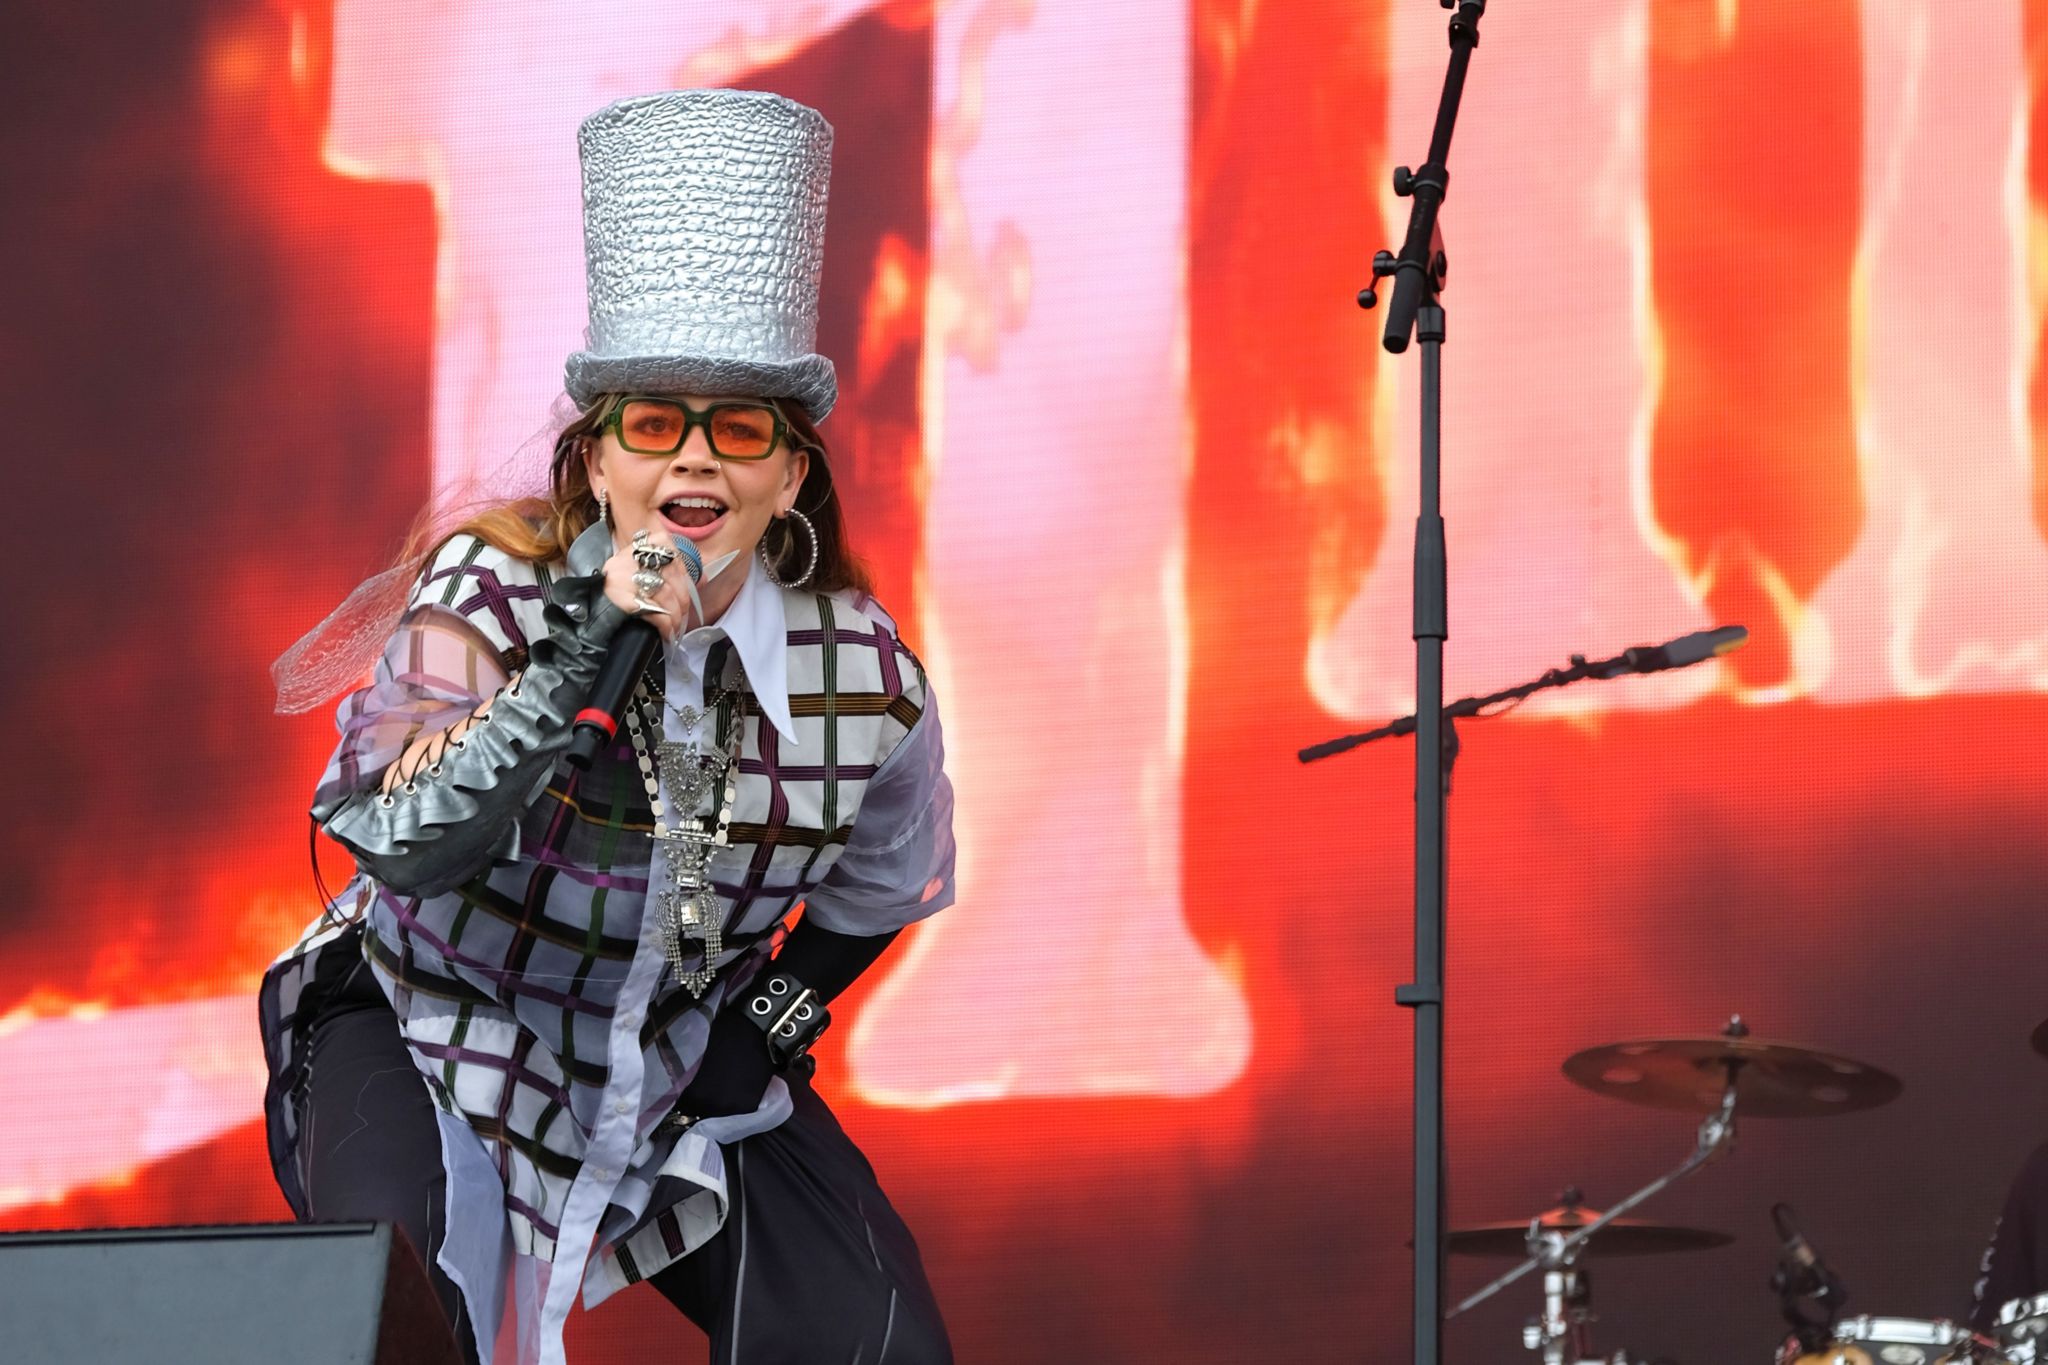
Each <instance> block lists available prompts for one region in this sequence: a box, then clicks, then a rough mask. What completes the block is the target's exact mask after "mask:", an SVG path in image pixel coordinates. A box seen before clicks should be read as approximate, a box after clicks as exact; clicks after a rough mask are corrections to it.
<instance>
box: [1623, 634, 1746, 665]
mask: <svg viewBox="0 0 2048 1365" xmlns="http://www.w3.org/2000/svg"><path fill="white" fill-rule="evenodd" d="M1748 643H1749V627H1747V626H1717V627H1715V628H1714V629H1713V630H1696V631H1694V632H1693V633H1692V634H1690V635H1681V636H1679V637H1678V638H1677V639H1676V640H1670V641H1667V642H1666V643H1664V644H1661V645H1637V646H1636V647H1635V648H1634V649H1625V650H1623V651H1622V652H1621V664H1622V670H1621V671H1623V672H1626V673H1662V672H1663V671H1664V670H1665V669H1667V668H1690V667H1691V666H1692V665H1694V664H1696V663H1704V662H1705V661H1706V660H1708V659H1714V658H1719V657H1720V656H1721V655H1723V654H1732V653H1734V652H1735V651H1736V650H1738V649H1740V648H1742V647H1743V646H1744V645H1746V644H1748Z"/></svg>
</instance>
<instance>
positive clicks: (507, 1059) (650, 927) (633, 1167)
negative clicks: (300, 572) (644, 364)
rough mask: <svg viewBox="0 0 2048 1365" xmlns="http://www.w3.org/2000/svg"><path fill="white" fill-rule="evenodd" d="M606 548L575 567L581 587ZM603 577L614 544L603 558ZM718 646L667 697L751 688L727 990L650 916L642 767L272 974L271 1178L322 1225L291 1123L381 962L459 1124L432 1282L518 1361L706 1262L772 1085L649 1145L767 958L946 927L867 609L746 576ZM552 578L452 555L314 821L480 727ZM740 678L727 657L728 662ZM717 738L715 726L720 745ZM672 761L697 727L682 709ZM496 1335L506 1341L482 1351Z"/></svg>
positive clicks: (945, 837)
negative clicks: (809, 928) (912, 927)
mask: <svg viewBox="0 0 2048 1365" xmlns="http://www.w3.org/2000/svg"><path fill="white" fill-rule="evenodd" d="M589 544H590V542H583V543H579V545H578V546H577V547H576V548H575V549H574V550H572V552H571V563H570V571H571V572H589V571H592V570H594V568H595V565H594V564H590V563H579V562H578V561H579V560H584V559H588V558H589V550H588V548H587V547H588V545H589ZM597 556H598V557H599V558H601V556H602V548H601V547H600V548H599V549H598V551H597ZM748 573H749V577H748V579H747V581H746V583H745V584H744V586H743V587H742V588H741V591H740V593H739V595H738V596H737V598H736V599H735V600H734V602H733V604H732V606H731V607H730V608H728V610H727V611H726V613H725V614H724V616H722V617H721V618H720V620H719V622H718V623H717V624H716V625H713V626H710V627H705V628H702V629H699V630H696V631H693V632H691V633H690V634H689V635H688V636H687V637H685V639H684V640H683V641H682V643H681V645H680V647H677V648H672V649H671V650H670V651H669V652H668V655H667V665H666V676H665V679H664V684H665V686H664V690H665V692H666V695H667V697H668V699H669V700H671V701H675V702H677V703H678V704H680V705H700V704H701V702H702V701H703V699H704V696H705V693H706V691H707V689H706V687H705V679H706V677H707V676H714V677H717V678H721V679H722V678H724V677H728V676H731V675H730V674H728V673H726V672H725V670H726V669H729V668H730V667H731V666H732V664H733V663H734V662H737V664H738V665H739V667H740V668H742V669H743V670H744V676H745V680H746V691H744V692H742V693H740V694H738V697H737V698H736V699H735V700H731V701H728V702H727V703H725V705H724V706H722V707H721V708H720V712H719V724H720V726H721V729H720V733H721V734H725V733H729V731H728V730H726V729H725V728H724V727H726V726H730V725H734V724H737V725H739V726H740V727H741V730H742V747H741V751H740V762H739V777H738V789H739V790H738V797H737V799H736V801H735V803H734V812H733V818H732V824H731V827H730V832H729V837H730V844H729V846H728V847H726V848H724V849H721V850H720V851H719V852H718V854H717V855H716V857H715V858H714V860H713V864H712V880H713V884H714V886H715V887H716V889H717V892H718V895H719V898H720V901H721V904H722V905H723V907H724V908H725V911H726V919H725V935H726V950H725V952H724V953H723V955H722V956H721V958H720V968H721V970H720V976H719V979H718V980H717V981H716V982H715V983H714V984H713V985H712V986H711V988H710V989H709V990H708V991H707V992H706V993H705V995H704V997H703V998H702V999H701V1000H697V999H693V998H692V997H691V996H690V995H689V994H688V993H687V992H686V991H684V990H682V989H681V988H680V987H679V986H678V985H677V983H676V981H675V979H674V977H673V975H672V973H671V972H670V969H669V967H668V964H667V961H666V959H665V956H664V954H663V951H662V947H661V943H660V939H659V934H658V930H657V926H656V923H655V917H654V916H651V915H647V914H644V913H643V908H644V903H645V899H646V892H647V887H648V881H649V871H650V866H649V865H650V858H651V856H652V854H653V843H654V841H653V840H652V838H651V834H650V830H651V819H652V817H651V815H650V812H649V809H648V802H647V794H646V790H645V788H644V786H643V785H642V781H641V777H640V773H639V770H638V767H637V766H636V764H635V762H634V759H633V754H632V751H631V748H630V746H629V745H628V744H627V743H625V742H624V741H623V740H622V742H621V743H620V744H619V745H617V746H616V747H614V749H613V750H612V751H611V752H610V753H608V754H605V755H601V756H600V758H599V760H598V761H597V762H596V763H594V764H593V765H592V767H591V769H590V771H589V772H588V773H586V774H583V775H581V776H580V778H579V777H578V776H576V775H574V774H573V772H572V770H570V769H569V768H567V767H566V765H565V766H562V767H559V768H557V769H556V770H555V772H554V773H553V774H552V775H551V776H550V778H549V779H548V781H547V783H546V785H545V787H544V789H543V790H541V791H540V792H539V793H538V794H537V795H536V796H535V798H534V799H533V800H532V801H531V802H530V804H529V805H528V806H527V807H526V810H525V812H524V814H523V815H522V816H521V818H520V819H519V820H518V821H517V823H516V825H515V826H514V827H513V828H512V829H510V830H508V831H507V835H506V838H505V839H504V840H503V841H502V842H501V843H500V844H499V846H498V847H497V849H496V850H495V857H494V859H493V865H492V866H490V867H489V868H486V869H485V870H483V871H482V872H480V873H479V874H478V875H477V876H476V877H474V878H473V879H472V880H470V881H469V882H468V883H467V884H465V885H464V886H462V887H460V888H458V889H456V890H454V891H451V892H448V893H446V894H444V895H438V896H430V897H417V896H405V895H400V894H398V893H395V892H393V891H391V890H390V889H389V888H387V887H385V886H383V885H382V884H380V883H378V882H377V881H375V880H373V879H371V878H370V877H368V876H367V875H362V876H358V877H357V878H356V879H355V880H354V881H353V882H351V883H350V884H349V886H348V887H347V888H346V889H345V890H344V891H343V893H342V894H341V895H340V896H338V897H336V899H335V904H334V907H333V908H334V910H335V911H337V912H338V914H339V915H340V916H341V917H343V918H344V919H345V920H346V921H347V922H346V923H336V922H335V917H333V916H329V917H325V918H323V920H322V921H319V922H316V923H315V924H314V925H313V926H311V927H310V928H309V929H308V930H307V932H306V934H305V935H304V936H302V937H301V939H300V940H299V942H298V943H296V944H295V945H293V947H292V948H290V949H289V950H287V951H286V953H285V954H284V955H283V956H282V957H281V958H279V960H278V962H277V963H276V964H275V965H274V966H273V967H272V969H271V971H270V973H269V974H268V975H267V976H266V978H265V981H264V987H263V991H262V996H261V1003H262V1014H263V1026H264V1034H265V1046H266V1051H267V1054H268V1056H269V1058H270V1061H271V1069H272V1084H271V1103H270V1105H269V1112H270V1121H271V1145H272V1157H273V1162H274V1164H275V1166H276V1169H277V1171H278V1177H279V1181H280V1183H281V1184H282V1185H283V1187H284V1190H285V1193H286V1196H287V1198H288V1199H290V1200H291V1201H292V1202H293V1204H294V1207H296V1208H298V1209H300V1210H301V1212H303V1210H304V1207H305V1201H304V1193H303V1184H302V1180H301V1176H300V1165H299V1159H300V1153H299V1151H298V1133H297V1128H296V1122H297V1116H296V1113H295V1112H294V1111H295V1106H294V1105H293V1104H292V1103H291V1098H292V1096H293V1095H294V1094H295V1092H296V1090H297V1088H298V1086H299V1085H300V1083H301V1081H302V1078H303V1075H304V1061H305V1058H304V1046H305V1043H306V1041H307V1039H306V1036H305V1034H306V1028H307V1024H308V1022H309V1020H310V1019H311V1017H312V1016H313V1014H314V1013H315V1012H316V1010H317V1006H318V1003H319V1000H320V997H321V994H322V992H323V990H324V989H325V988H326V987H327V986H328V985H330V984H331V983H332V981H333V980H334V979H335V976H336V974H337V972H338V970H339V969H340V967H341V966H343V965H345V964H346V963H347V962H348V961H350V960H354V959H356V956H357V954H358V953H360V954H361V955H363V956H367V958H368V959H369V961H370V964H371V966H372V967H373V968H374V970H375V971H376V974H377V976H378V979H379V980H380V981H381V982H382V983H383V985H384V988H385V991H386V993H387V994H388V995H389V996H390V998H391V1001H392V1004H393V1006H394V1008H395V1009H396V1012H397V1015H398V1020H399V1026H400V1029H401V1031H402V1032H403V1034H404V1036H405V1039H406V1042H407V1044H408V1046H409V1048H410V1050H411V1052H412V1054H413V1060H414V1061H415V1063H416V1064H417V1065H418V1066H419V1068H420V1071H421V1074H422V1076H423V1077H424V1078H425V1081H426V1084H427V1087H428V1089H429V1091H430V1092H431V1094H432V1095H433V1097H434V1099H435V1101H436V1103H437V1105H438V1106H439V1109H440V1114H441V1124H442V1128H443V1135H442V1136H443V1151H444V1154H445V1155H446V1157H447V1164H448V1167H449V1169H448V1180H449V1199H448V1213H447V1224H448V1232H447V1240H446V1244H445V1246H444V1248H443V1250H442V1253H441V1262H442V1264H443V1266H444V1267H445V1268H446V1269H447V1270H448V1271H449V1273H450V1275H451V1276H452V1277H453V1278H454V1279H455V1281H456V1283H457V1284H459V1285H461V1286H462V1288H463V1291H464V1293H465V1295H466V1296H467V1297H468V1300H469V1305H470V1310H471V1314H472V1318H473V1320H474V1321H475V1322H477V1323H479V1324H496V1323H497V1322H499V1321H500V1320H501V1316H502V1311H503V1300H502V1297H501V1296H502V1293H503V1289H504V1287H505V1286H506V1284H507V1283H508V1280H509V1283H510V1284H511V1286H512V1289H513V1293H514V1296H515V1302H516V1305H517V1308H518V1315H517V1317H518V1322H519V1325H520V1355H521V1358H522V1359H526V1360H531V1359H535V1358H538V1359H541V1360H543V1361H558V1360H560V1359H561V1323H562V1321H563V1319H564V1318H565V1317H566V1315H567V1313H568V1310H569V1308H570V1307H571V1306H572V1305H573V1303H574V1301H575V1297H576V1294H577V1291H578V1290H579V1288H580V1289H581V1291H582V1292H583V1295H584V1301H585V1303H586V1304H595V1303H597V1302H599V1301H601V1300H602V1299H603V1298H605V1297H606V1296H608V1295H609V1294H611V1293H612V1292H613V1291H615V1290H616V1289H618V1288H620V1287H623V1286H624V1285H626V1284H630V1283H632V1282H633V1281H635V1280H638V1279H642V1278H645V1277H646V1276H648V1275H651V1274H653V1273H654V1272H655V1271H657V1270H659V1269H661V1268H662V1267H663V1266H666V1265H668V1264H670V1263H672V1262H674V1261H675V1260H677V1259H679V1258H680V1257H682V1256H684V1255H687V1254H688V1253H689V1252H690V1251H691V1250H693V1249H694V1248H696V1247H697V1246H699V1245H701V1244H702V1243H703V1242H704V1241H705V1240H707V1239H708V1238H709V1237H711V1236H712V1234H713V1233H715V1232H716V1231H717V1229H718V1228H719V1226H720V1225H721V1223H722V1222H723V1220H724V1217H725V1212H726V1182H725V1168H724V1161H723V1157H722V1152H721V1145H722V1144H726V1143H731V1142H736V1141H738V1140H739V1139H741V1138H744V1137H747V1136H749V1135H751V1134H754V1133H759V1132H764V1131H766V1130H768V1129H770V1128H772V1127H774V1126H775V1125H776V1124H778V1123H780V1122H781V1121H782V1120H783V1119H784V1118H785V1117H787V1115H788V1112H789V1097H788V1091H787V1089H786V1088H785V1087H784V1086H783V1084H782V1082H781V1081H780V1080H777V1081H774V1082H773V1083H772V1084H771V1085H770V1088H769V1091H768V1093H767V1094H766V1095H765V1096H764V1097H763V1098H762V1101H761V1104H760V1106H759V1107H758V1108H757V1109H756V1110H755V1111H754V1112H753V1113H751V1114H743V1115H732V1116H724V1117H719V1118H713V1119H706V1120H703V1121H701V1122H699V1123H697V1124H696V1125H694V1126H693V1127H691V1128H690V1129H689V1130H688V1131H687V1132H685V1133H683V1134H682V1135H680V1136H678V1135H676V1134H675V1133H673V1132H672V1131H669V1130H666V1129H664V1128H662V1127H660V1124H661V1120H662V1119H663V1118H665V1117H666V1116H667V1115H668V1114H669V1113H670V1111H671V1110H672V1109H673V1107H674V1105H675V1103H676V1099H677V1097H678V1096H679V1095H680V1094H681V1092H682V1091H683V1089H684V1087H686V1086H687V1085H688V1084H689V1082H690V1080H691V1079H692V1078H693V1077H694V1075H695V1074H696V1069H697V1065H698V1063H699V1061H700V1059H701V1057H702V1055H703V1048H704V1042H705V1038H706V1036H707V1034H708V1032H709V1028H710V1021H711V1017H712V1015H713V1014H714V1012H715V1011H716V1010H717V1008H718V1007H719V1005H720V1003H721V1002H722V1001H723V1000H724V998H725V997H726V996H727V995H728V994H729V993H731V992H734V991H737V990H739V989H740V988H742V987H743V986H744V985H745V984H746V983H747V981H749V980H750V979H751V978H752V976H753V975H754V973H755V972H756V971H758V970H759V968H760V966H761V964H762V963H763V962H764V961H765V960H766V958H767V956H768V953H769V950H770V947H771V942H772V940H771V935H772V934H773V932H774V930H775V929H776V927H777V926H778V925H779V924H780V923H781V922H782V921H783V920H784V919H785V918H786V917H787V916H788V915H789V913H790V912H791V911H792V910H793V909H795V908H796V906H797V905H798V904H799V903H801V904H802V905H803V906H804V913H805V914H806V915H807V916H809V917H812V918H815V919H816V920H817V921H818V922H819V923H821V924H823V925H824V926H825V927H827V928H830V929H833V930H836V931H838V932H841V933H852V934H880V933H887V932H889V931H891V930H894V929H897V928H900V927H902V926H903V925H905V924H908V923H910V922H912V921H914V920H917V919H920V918H922V917H924V916H925V915H929V914H931V913H933V912H935V911H937V910H940V909H943V908H944V907H945V906H947V905H949V904H950V903H951V901H952V894H953V887H952V878H953V842H952V791H951V787H950V784H949V783H948V782H947V780H946V777H945V773H944V770H943V743H942V740H941V737H940V731H939V725H938V716H937V713H936V710H935V709H934V708H933V706H932V704H931V699H930V695H929V690H928V687H927V684H926V680H925V677H924V673H923V670H922V668H921V667H920V666H919V664H918V662H917V660H916V658H915V657H914V656H913V655H912V654H911V653H910V651H909V650H908V649H907V648H906V647H905V646H904V645H903V643H902V642H901V641H900V640H899V639H898V638H897V637H896V632H895V629H894V624H893V623H892V622H891V621H890V620H889V618H888V617H887V615H886V614H884V613H883V612H882V611H881V610H880V609H879V608H878V607H876V606H875V605H874V604H873V603H872V601H871V600H868V599H865V598H858V597H855V596H852V595H845V594H834V595H814V594H805V593H795V592H788V591H785V590H782V589H778V588H776V587H775V586H774V585H773V584H771V583H769V582H768V581H767V580H766V578H765V577H764V576H763V575H761V574H760V572H759V571H758V569H757V568H756V567H754V566H753V565H752V564H751V562H750V563H749V566H748ZM549 585H550V572H549V569H548V567H547V566H536V565H532V564H528V563H526V562H524V561H521V560H518V559H515V558H512V557H511V556H508V555H506V554H504V553H503V552H501V551H498V550H496V549H493V548H491V547H490V546H488V545H486V544H484V543H483V542H481V541H478V540H476V539H474V538H471V537H458V538H457V539H455V540H453V541H451V542H450V543H449V544H448V545H447V546H446V547H444V548H443V549H442V550H441V551H440V552H439V553H438V554H437V555H436V556H435V557H434V559H433V561H432V563H430V564H429V566H428V568H427V570H426V572H425V573H424V574H423V575H422V578H421V581H420V583H419V586H418V587H417V588H416V590H415V592H414V594H413V599H412V605H411V606H410V608H409V609H408V611H407V613H406V616H405V618H404V620H403V621H402V622H401V624H400V627H399V629H398V632H397V634H396V635H395V636H394V637H393V639H392V641H391V644H390V646H389V647H388V649H387V650H386V652H385V656H384V659H383V662H382V663H381V664H380V665H379V667H378V670H377V674H376V677H375V679H374V680H373V681H372V683H371V684H370V685H369V686H367V687H365V688H363V689H362V690H360V691H358V692H356V693H353V694H351V695H350V696H349V697H348V698H347V699H346V700H344V701H343V703H342V705H341V709H340V714H339V718H338V723H339V726H340V730H341V743H340V746H339V747H338V748H337V750H336V752H335V755H334V758H333V760H332V761H331V762H330V763H329V765H328V768H327V771H326V773H325V774H324V775H323V777H322V778H321V782H320V795H322V796H329V795H335V794H346V793H350V792H355V791H361V790H363V789H365V788H367V787H371V786H374V785H375V784H376V782H377V781H378V780H379V778H380V777H381V775H382V773H383V771H384V770H385V769H386V768H387V767H388V766H389V765H390V763H391V762H392V761H393V760H394V759H395V758H396V757H397V756H398V755H399V754H401V753H403V752H404V750H405V748H406V747H407V746H408V745H409V744H410V743H411V742H412V741H413V740H414V739H415V738H417V737H418V736H419V735H420V734H422V733H424V732H430V731H432V730H434V729H438V728H441V727H444V726H446V725H448V724H450V723H452V722H453V721H454V720H456V719H458V718H459V717H460V716H462V715H464V714H466V713H467V712H468V711H469V710H470V709H471V708H473V707H474V706H476V705H477V704H478V702H480V701H481V700H482V699H484V698H486V697H489V696H490V695H492V693H494V692H495V691H496V690H497V688H498V687H499V686H501V685H502V684H504V683H505V682H506V681H508V680H509V679H510V677H511V676H512V674H513V673H515V672H516V671H517V670H518V668H519V667H520V666H521V665H522V664H523V662H524V659H525V657H526V650H527V646H528V643H529V641H531V640H533V639H537V638H540V636H541V635H542V634H543V633H544V632H545V629H546V628H545V626H544V625H543V624H542V621H541V608H542V605H543V602H544V599H545V596H546V594H547V592H548V589H549ZM734 656H736V659H735V658H734ZM709 724H711V722H709V721H707V722H706V725H707V726H708V725H709ZM666 725H667V727H668V729H669V731H670V734H669V737H671V738H677V739H682V740H685V741H687V740H688V739H689V738H690V736H688V735H683V734H678V733H675V731H676V730H677V728H678V727H679V725H680V721H679V720H678V719H677V718H676V716H675V715H674V713H673V712H672V711H671V712H668V713H667V720H666ZM486 1334H487V1333H486Z"/></svg>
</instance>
